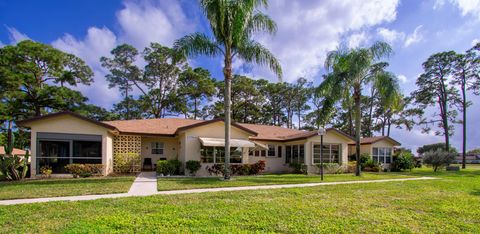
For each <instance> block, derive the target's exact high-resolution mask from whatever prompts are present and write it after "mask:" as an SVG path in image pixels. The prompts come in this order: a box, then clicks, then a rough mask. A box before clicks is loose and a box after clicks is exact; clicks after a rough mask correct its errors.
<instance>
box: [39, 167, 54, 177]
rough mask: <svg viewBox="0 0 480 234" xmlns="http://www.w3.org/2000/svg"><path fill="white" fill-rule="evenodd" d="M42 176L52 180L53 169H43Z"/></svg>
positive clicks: (41, 170) (41, 169)
mask: <svg viewBox="0 0 480 234" xmlns="http://www.w3.org/2000/svg"><path fill="white" fill-rule="evenodd" d="M40 174H42V177H43V178H50V175H51V174H52V167H50V166H43V167H41V168H40Z"/></svg>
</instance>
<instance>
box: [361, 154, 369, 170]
mask: <svg viewBox="0 0 480 234" xmlns="http://www.w3.org/2000/svg"><path fill="white" fill-rule="evenodd" d="M370 160H372V156H370V154H368V153H363V154H361V155H360V168H361V170H363V169H364V168H365V164H366V163H367V162H368V161H370Z"/></svg>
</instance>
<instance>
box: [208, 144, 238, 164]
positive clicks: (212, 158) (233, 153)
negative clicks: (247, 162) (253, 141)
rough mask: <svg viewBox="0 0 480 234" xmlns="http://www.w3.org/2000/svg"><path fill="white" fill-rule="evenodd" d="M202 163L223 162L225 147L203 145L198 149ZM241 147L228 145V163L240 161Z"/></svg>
mask: <svg viewBox="0 0 480 234" xmlns="http://www.w3.org/2000/svg"><path fill="white" fill-rule="evenodd" d="M200 154H201V158H200V160H201V162H202V163H224V162H225V147H213V146H203V147H202V148H201V149H200ZM242 156H243V148H242V147H230V163H242Z"/></svg>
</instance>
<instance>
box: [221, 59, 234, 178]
mask: <svg viewBox="0 0 480 234" xmlns="http://www.w3.org/2000/svg"><path fill="white" fill-rule="evenodd" d="M223 73H224V79H225V80H224V81H225V94H224V106H225V110H224V111H225V112H224V116H225V164H224V165H225V169H224V180H230V130H231V127H230V121H231V116H230V111H231V106H230V104H231V98H230V95H231V91H232V87H231V86H232V58H231V56H230V51H229V50H227V51H226V54H225V67H224V70H223Z"/></svg>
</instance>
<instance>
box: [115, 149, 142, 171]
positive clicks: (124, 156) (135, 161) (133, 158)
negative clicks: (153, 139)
mask: <svg viewBox="0 0 480 234" xmlns="http://www.w3.org/2000/svg"><path fill="white" fill-rule="evenodd" d="M141 163H142V158H141V157H140V154H138V153H118V154H115V155H114V156H113V170H114V171H115V172H118V173H132V172H138V171H140V167H141Z"/></svg>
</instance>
